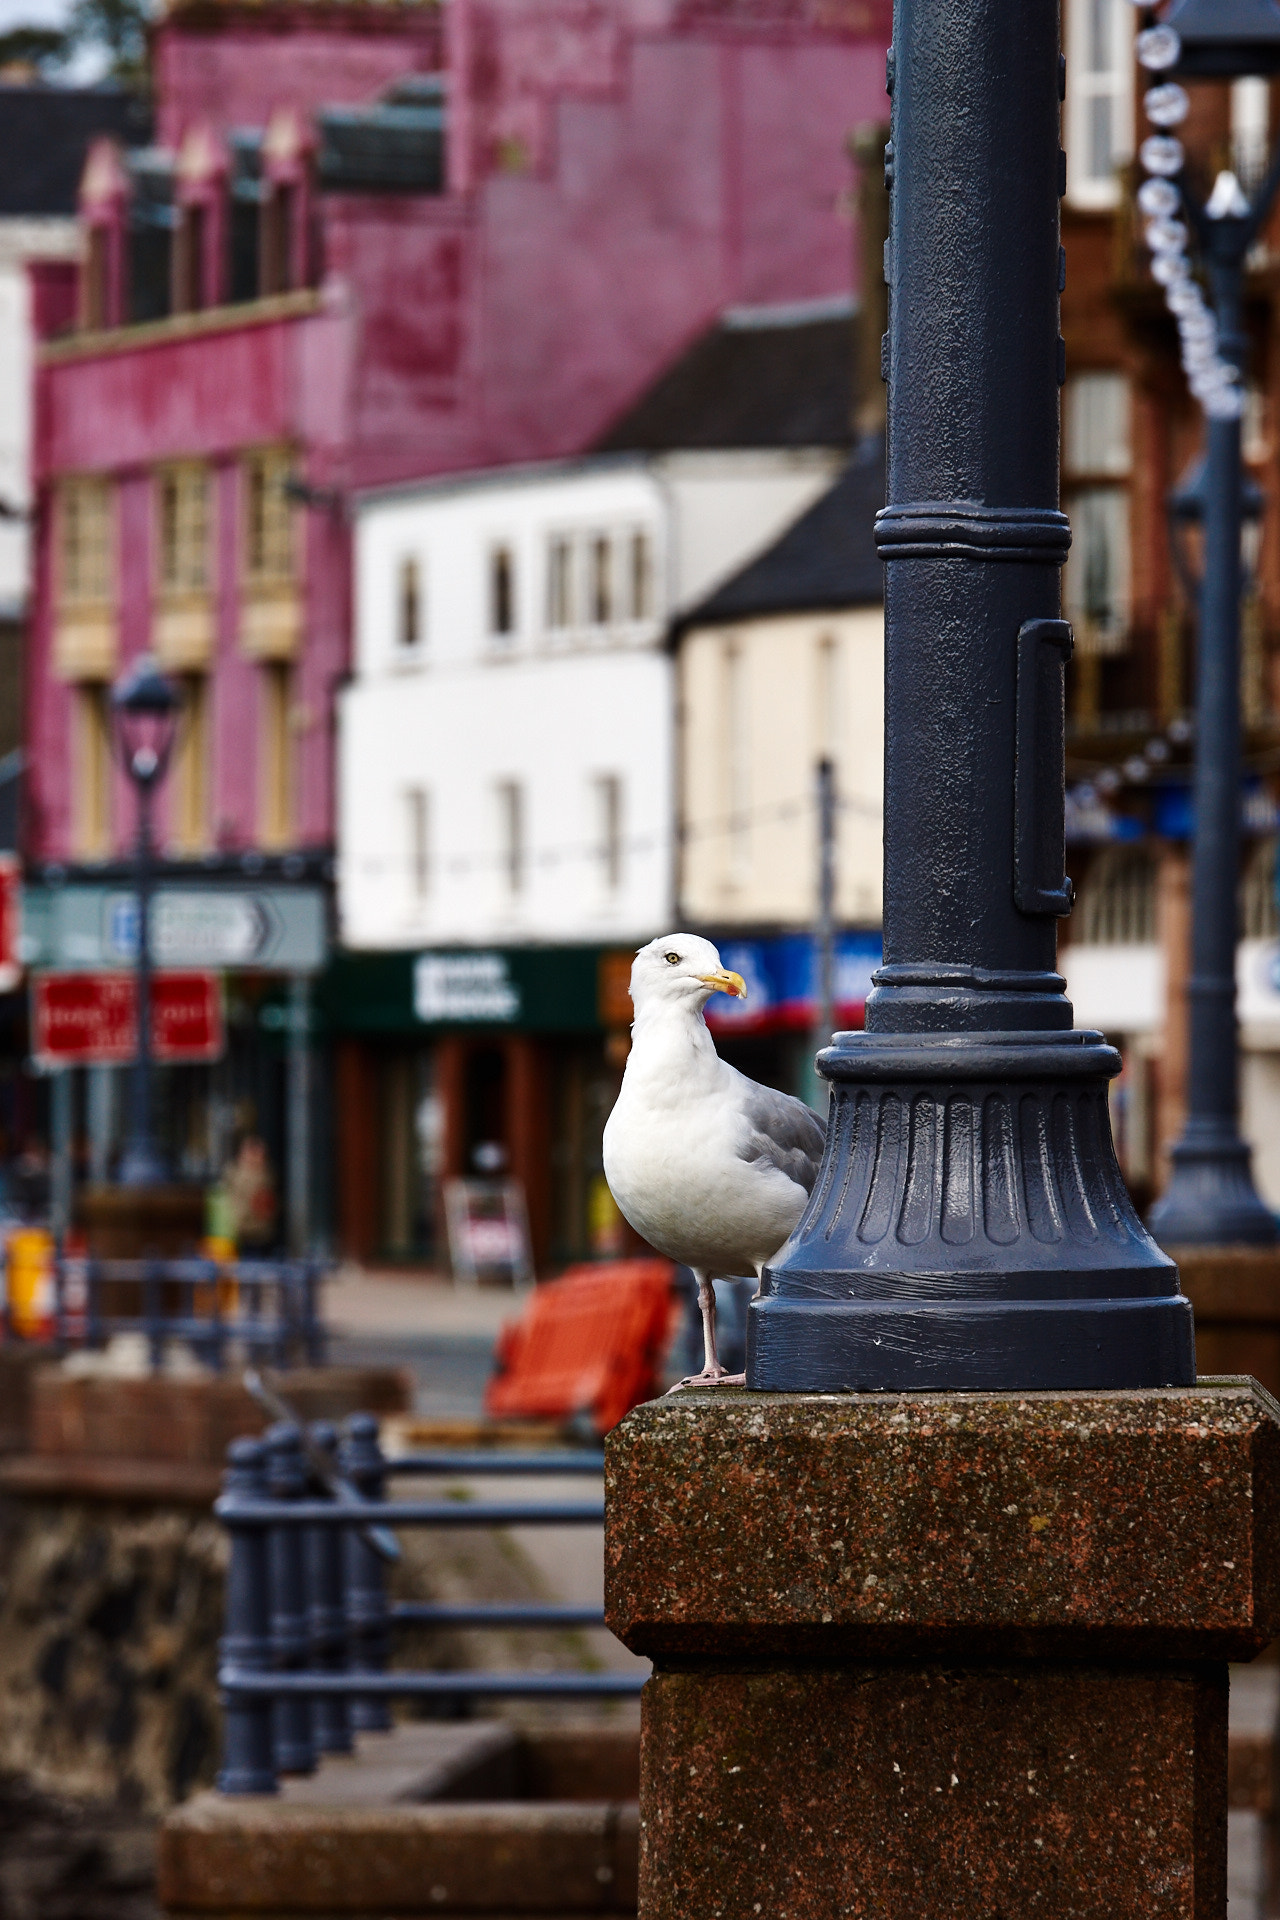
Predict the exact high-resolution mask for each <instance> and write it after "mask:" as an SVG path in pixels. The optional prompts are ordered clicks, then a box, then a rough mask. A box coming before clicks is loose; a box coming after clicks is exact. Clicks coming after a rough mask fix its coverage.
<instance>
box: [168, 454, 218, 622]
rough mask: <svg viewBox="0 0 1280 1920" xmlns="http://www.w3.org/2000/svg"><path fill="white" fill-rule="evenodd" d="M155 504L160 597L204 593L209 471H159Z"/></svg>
mask: <svg viewBox="0 0 1280 1920" xmlns="http://www.w3.org/2000/svg"><path fill="white" fill-rule="evenodd" d="M157 504H158V518H159V527H158V529H157V532H158V540H157V546H158V550H159V551H158V573H159V581H160V591H161V593H162V594H166V595H173V594H185V593H204V592H205V591H207V589H208V585H209V473H208V469H207V468H206V467H202V466H174V467H166V468H164V469H162V471H161V473H160V476H159V483H158V490H157Z"/></svg>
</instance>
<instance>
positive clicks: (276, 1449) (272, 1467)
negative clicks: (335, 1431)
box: [267, 1420, 316, 1773]
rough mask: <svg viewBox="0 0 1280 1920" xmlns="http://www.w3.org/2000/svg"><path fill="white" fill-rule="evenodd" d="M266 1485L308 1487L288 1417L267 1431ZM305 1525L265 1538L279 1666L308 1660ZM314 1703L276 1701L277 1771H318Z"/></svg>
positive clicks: (297, 1492) (276, 1490)
mask: <svg viewBox="0 0 1280 1920" xmlns="http://www.w3.org/2000/svg"><path fill="white" fill-rule="evenodd" d="M267 1487H268V1491H269V1492H270V1494H271V1497H272V1499H273V1500H300V1499H302V1497H303V1495H304V1494H305V1493H306V1491H307V1468H306V1461H305V1459H304V1456H303V1452H302V1435H301V1433H300V1431H299V1429H298V1428H297V1427H296V1426H295V1425H294V1424H293V1422H292V1421H289V1420H281V1421H278V1422H277V1423H276V1425H275V1426H273V1427H271V1428H270V1429H269V1430H268V1432H267ZM302 1532H303V1530H302V1529H301V1528H300V1527H272V1528H271V1530H270V1534H269V1537H268V1541H267V1567H268V1573H269V1577H270V1582H271V1602H270V1620H271V1651H272V1655H273V1659H274V1664H275V1666H276V1667H277V1669H279V1670H280V1671H281V1672H285V1673H288V1672H290V1671H295V1672H298V1671H302V1670H304V1669H305V1667H306V1664H307V1653H308V1635H307V1597H306V1578H305V1573H304V1568H303V1540H302ZM311 1712H312V1703H311V1701H310V1700H309V1699H307V1698H306V1697H305V1695H297V1694H293V1695H289V1694H286V1695H285V1696H284V1697H283V1698H282V1699H279V1700H276V1701H275V1702H274V1703H273V1706H272V1720H271V1725H272V1739H273V1742H274V1749H275V1763H276V1771H277V1772H278V1773H314V1771H315V1765H316V1753H315V1743H314V1741H313V1739H312V1732H311Z"/></svg>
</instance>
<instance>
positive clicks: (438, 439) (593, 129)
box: [28, 0, 888, 859]
mask: <svg viewBox="0 0 1280 1920" xmlns="http://www.w3.org/2000/svg"><path fill="white" fill-rule="evenodd" d="M436 17H437V16H436V15H435V13H434V12H433V11H430V12H429V11H427V10H425V9H424V10H423V11H422V13H421V14H415V12H414V10H413V9H411V8H409V7H402V8H396V9H394V10H393V9H391V8H387V9H386V10H385V11H381V12H379V11H375V10H372V9H364V8H361V9H359V10H357V11H354V12H350V11H344V10H343V9H340V8H335V9H333V10H332V11H330V12H326V13H324V14H323V15H321V14H320V8H319V6H318V5H317V4H312V5H309V6H307V7H305V8H303V9H298V8H295V7H292V6H289V5H285V6H283V7H280V8H273V7H269V6H268V7H263V8H260V9H255V10H253V11H252V12H245V11H241V10H238V9H236V8H234V7H230V6H228V7H225V8H220V7H219V6H217V5H216V4H213V0H205V3H204V4H202V5H201V6H200V8H199V11H198V12H197V11H196V10H195V9H194V8H191V9H187V10H186V11H178V12H175V13H172V14H171V15H170V16H169V19H168V21H167V23H166V24H165V25H164V26H163V27H162V28H161V29H160V30H159V36H158V47H157V73H158V81H159V95H160V98H159V115H160V138H161V139H162V140H163V141H165V142H167V143H169V144H174V143H175V142H176V141H177V140H178V139H179V138H180V136H181V134H182V133H183V131H185V129H186V128H187V127H189V126H191V125H192V124H194V123H195V122H196V121H197V120H203V121H206V122H208V123H209V124H210V125H211V126H212V127H213V128H214V129H215V131H225V130H227V129H228V128H230V127H234V126H259V127H261V126H262V125H264V124H265V122H266V120H267V118H268V116H269V115H270V113H271V112H272V110H273V109H274V108H276V107H278V106H281V105H293V106H295V107H298V108H300V109H305V110H306V111H308V112H309V111H311V110H313V109H314V108H315V107H316V106H317V105H319V104H321V103H323V102H332V103H335V104H336V103H344V102H345V103H350V102H352V101H359V100H365V99H369V98H372V97H374V96H376V95H377V93H378V92H379V91H380V90H381V89H382V88H383V87H385V85H386V84H387V82H388V81H389V80H391V79H393V78H395V77H396V76H397V75H399V74H402V73H405V72H407V71H411V70H421V69H423V68H425V67H429V66H431V65H432V64H433V63H434V62H436V61H438V60H439V59H440V58H442V57H444V58H446V59H447V62H448V67H449V78H450V86H449V100H450V136H449V175H450V183H451V191H450V192H449V193H448V194H446V195H445V196H443V197H441V198H438V199H423V198H418V197H402V196H395V195H378V196H373V195H370V196H361V195H327V196H323V197H322V198H321V200H320V202H319V206H320V221H321V243H322V254H323V272H324V282H323V288H322V294H321V298H320V300H319V302H318V304H317V307H316V310H315V311H313V312H311V313H309V314H306V315H304V316H295V317H293V318H290V319H283V320H276V321H273V322H272V323H270V324H266V325H261V324H244V323H242V322H239V321H235V322H233V323H232V324H230V325H228V326H226V327H223V328H220V329H219V330H217V331H216V332H211V333H204V334H198V335H195V336H191V337H187V338H184V339H174V340H169V341H161V342H154V343H152V344H146V345H138V346H136V347H131V346H128V345H125V344H123V342H124V341H125V340H126V339H127V336H121V341H122V344H121V345H120V346H117V347H114V348H113V350H108V351H103V350H102V349H101V348H98V347H94V348H92V350H90V351H87V352H85V353H83V354H78V355H73V356H71V357H66V356H65V355H63V356H55V357H54V358H52V359H49V360H47V361H46V362H45V363H44V364H43V365H42V366H41V368H40V370H39V372H38V375H37V381H38V390H37V431H36V447H35V468H36V474H35V477H36V481H37V485H38V486H39V487H40V488H41V489H42V490H43V491H42V497H44V498H46V499H47V494H48V486H49V483H50V481H51V480H52V479H53V478H55V477H56V476H57V475H58V474H60V473H67V472H74V471H77V470H79V471H95V472H96V471H110V472H113V473H114V474H116V475H117V476H118V477H119V478H120V480H121V483H122V494H121V521H120V525H121V551H120V590H121V596H122V606H123V615H122V627H121V640H122V654H123V656H124V657H126V658H127V657H128V656H129V655H130V654H132V653H133V652H134V651H135V650H137V649H138V648H140V647H142V646H144V645H145V644H146V642H147V635H148V628H149V621H150V599H151V566H152V560H151V551H150V541H151V515H152V508H151V504H150V479H149V473H148V469H149V468H150V466H151V465H152V464H153V463H154V462H156V461H159V460H162V459H166V458H173V457H175V456H180V455H194V456H202V457H206V458H209V459H211V460H214V461H216V462H218V463H220V466H219V472H220V478H219V515H218V535H217V539H218V549H217V550H218V555H219V573H218V587H217V591H218V606H219V626H218V656H217V665H216V672H215V675H214V692H213V701H214V720H213V726H214V770H213V786H214V801H213V813H214V818H213V822H212V837H213V839H214V841H215V844H216V845H218V846H220V847H223V848H226V849H227V850H231V849H240V848H244V847H247V846H250V845H251V844H252V839H253V831H254V826H253V822H254V806H255V794H256V789H257V707H256V697H257V688H256V677H255V676H256V670H255V669H254V668H253V666H252V665H251V664H250V663H248V662H246V661H244V660H243V659H242V658H241V657H240V655H239V653H238V642H237V635H236V578H237V574H238V565H239V556H238V550H237V549H238V542H239V505H238V468H237V466H236V458H237V456H238V454H239V453H240V452H241V451H242V450H243V449H244V448H246V447H249V446H252V445H254V444H255V443H261V442H263V441H268V440H273V441H274V440H288V441H291V442H292V443H294V444H295V445H296V446H297V447H298V449H299V464H300V467H301V468H302V470H303V471H304V473H305V474H306V476H307V478H308V479H309V480H310V481H311V482H312V484H314V485H317V486H324V487H331V488H338V489H342V490H345V489H349V488H358V487H363V486H369V485H376V484H380V483H384V482H387V481H393V480H399V479H410V478H413V477H415V476H426V475H429V474H434V473H441V472H448V471H453V470H458V469H463V468H471V469H475V468H480V467H486V466H494V465H500V464H502V463H505V462H508V461H519V460H536V459H544V458H552V457H555V456H558V455H562V454H565V453H571V452H575V451H579V450H581V449H582V448H584V447H586V446H588V445H590V444H591V442H592V441H593V440H594V439H595V438H597V437H598V436H599V434H600V433H601V432H602V431H603V430H604V429H605V428H606V427H607V425H608V424H609V423H610V421H611V420H612V419H614V418H615V417H616V416H617V415H618V414H619V413H621V412H622V411H623V410H624V409H625V408H626V407H627V406H628V405H629V404H630V403H631V402H632V401H633V400H634V399H635V398H636V397H637V396H638V395H639V394H640V393H641V392H642V391H643V390H644V389H645V387H646V386H647V385H648V384H649V383H650V382H651V381H652V380H653V379H654V378H655V376H656V375H657V374H658V373H659V372H660V371H661V370H662V369H663V368H664V367H665V366H666V365H668V364H669V363H670V361H671V360H672V359H673V358H675V356H676V355H677V354H679V352H680V351H681V350H682V349H683V348H684V347H685V346H686V345H687V344H688V343H689V342H690V341H691V340H692V339H694V338H696V337H697V335H698V334H699V333H700V332H701V331H702V330H703V329H704V328H706V327H707V326H708V325H710V324H711V323H712V322H713V321H714V319H715V317H716V316H717V315H718V314H719V313H720V312H721V311H722V310H723V309H724V308H725V307H726V306H731V305H735V304H760V303H769V302H774V301H794V300H803V299H809V298H819V297H822V296H826V295H831V294H838V293H844V292H848V291H849V289H850V284H851V276H852V260H853V257H854V237H853V234H852V232H851V229H850V225H849V220H848V216H847V212H846V211H845V208H846V195H847V190H848V187H849V184H850V176H849V165H848V160H847V157H846V151H845V142H846V137H847V135H848V133H849V131H850V130H851V129H852V128H853V127H854V126H856V125H857V124H858V123H859V122H861V121H865V120H868V119H873V118H876V117H877V116H881V115H883V113H884V111H885V107H886V102H885V98H884V51H885V46H886V43H887V38H888V5H887V0H719V3H718V4H712V3H711V0H706V3H705V4H701V5H699V6H697V7H692V6H686V7H685V8H683V9H678V8H675V7H673V6H672V5H670V4H669V0H613V3H612V4H609V5H603V4H600V0H591V4H586V3H585V0H450V4H449V8H448V12H447V20H448V27H447V34H448V42H447V47H445V48H444V49H443V52H442V49H441V46H440V41H439V36H438V32H437V28H436V25H435V21H436ZM318 18H321V19H323V20H324V21H326V22H328V23H329V24H328V28H327V29H326V28H325V27H323V26H321V25H318V24H317V20H318ZM306 520H307V533H306V541H307V547H306V551H307V589H306V593H307V620H308V625H307V632H306V641H305V648H304V652H303V656H302V658H301V661H300V663H299V666H298V671H297V677H296V709H297V710H296V715H295V725H296V732H295V743H296V772H297V795H296V805H295V815H296V819H297V825H298V838H299V843H300V844H304V845H316V844H324V843H326V842H327V841H329V840H330V839H331V837H332V834H333V759H334V756H333V694H334V689H335V687H336V685H337V683H338V682H339V680H340V679H341V677H342V675H343V674H344V673H345V671H346V669H347V663H348V652H349V606H350V582H349V577H348V576H349V568H350V554H349V539H348V531H347V525H346V521H345V519H344V518H343V516H342V514H341V512H337V513H335V512H334V511H332V510H331V509H329V508H327V507H317V508H313V509H310V510H309V511H308V512H307V515H306ZM39 551H40V553H41V555H42V556H43V557H42V558H41V560H40V562H39V564H38V567H37V581H36V591H35V596H34V605H33V618H32V625H31V649H32V661H31V666H32V671H31V673H30V676H29V680H28V685H29V689H30V692H29V703H30V737H31V741H32V746H33V763H34V764H33V770H32V782H33V787H32V806H31V809H30V824H31V848H30V850H31V852H32V853H33V854H35V855H36V856H37V857H42V858H46V859H50V858H64V857H66V856H67V854H68V853H69V851H70V847H69V827H70V823H69V819H68V815H67V809H66V805H65V798H64V796H63V791H62V790H63V789H65V786H66V780H65V773H64V768H65V755H66V752H67V738H68V736H67V725H68V701H67V698H66V693H65V690H64V689H63V688H61V687H60V686H59V685H58V684H57V682H56V681H55V680H54V679H53V677H52V675H51V673H50V670H49V638H50V624H51V621H50V589H49V569H48V565H47V555H45V553H44V547H43V546H41V548H40V549H39ZM121 824H122V825H123V824H124V823H123V821H122V823H121Z"/></svg>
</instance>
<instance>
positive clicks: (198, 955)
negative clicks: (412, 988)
mask: <svg viewBox="0 0 1280 1920" xmlns="http://www.w3.org/2000/svg"><path fill="white" fill-rule="evenodd" d="M150 936H151V937H150V943H149V944H150V948H151V958H152V960H153V961H154V962H155V964H156V965H157V966H161V967H179V968H181V967H188V968H189V967H219V968H230V969H235V968H241V967H243V968H250V967H252V968H255V969H265V970H267V971H270V972H273V973H315V972H318V971H319V969H320V968H321V967H323V966H324V964H325V960H326V958H327V953H328V941H327V937H326V926H325V896H324V893H323V891H322V890H321V888H319V887H224V886H214V885H210V886H207V887H166V886H162V887H158V888H157V889H156V891H155V894H154V895H153V897H152V901H151V922H150ZM23 944H24V947H25V948H26V957H27V959H28V961H29V963H30V964H35V965H41V964H42V965H45V966H50V967H56V968H59V969H73V968H81V967H84V968H88V969H92V970H97V969H101V968H110V967H125V966H129V965H131V964H132V962H133V961H134V960H135V959H136V957H137V951H138V900H137V895H136V894H135V893H133V892H132V891H129V890H126V889H123V888H113V887H91V886H83V887H82V886H69V887H42V888H29V889H28V890H27V895H26V899H25V901H24V912H23Z"/></svg>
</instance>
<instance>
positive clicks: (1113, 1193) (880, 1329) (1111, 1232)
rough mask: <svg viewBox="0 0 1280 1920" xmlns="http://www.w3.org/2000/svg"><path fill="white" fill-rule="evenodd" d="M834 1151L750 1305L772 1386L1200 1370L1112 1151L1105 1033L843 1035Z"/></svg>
mask: <svg viewBox="0 0 1280 1920" xmlns="http://www.w3.org/2000/svg"><path fill="white" fill-rule="evenodd" d="M820 1066H821V1070H822V1072H823V1073H824V1074H825V1075H826V1076H827V1077H828V1078H829V1079H830V1080H831V1081H832V1082H833V1086H832V1106H831V1122H830V1126H829V1130H828V1136H827V1152H826V1157H825V1159H824V1162H823V1166H822V1169H821V1171H820V1172H819V1175H818V1180H817V1183H816V1185H815V1187H814V1190H813V1195H812V1198H811V1200H810V1203H809V1206H808V1208H807V1209H806V1212H805V1215H804V1217H803V1218H802V1220H801V1221H800V1224H799V1226H798V1227H797V1229H796V1231H795V1234H794V1235H793V1236H792V1238H791V1240H790V1241H788V1243H787V1245H786V1246H785V1247H784V1248H783V1249H782V1251H781V1253H780V1254H779V1255H778V1257H777V1258H776V1259H775V1260H774V1261H773V1262H772V1263H771V1265H770V1266H768V1267H767V1268H766V1269H765V1274H764V1281H763V1286H762V1290H761V1294H760V1296H759V1297H758V1298H757V1299H756V1300H754V1301H753V1302H752V1304H751V1308H750V1312H749V1315H748V1336H747V1339H748V1344H747V1385H748V1386H749V1387H754V1388H757V1389H762V1390H768V1391H773V1392H784V1393H786V1392H804V1393H833V1392H846V1393H847V1392H864V1393H866V1392H872V1393H874V1392H902V1391H910V1390H917V1391H929V1390H934V1391H938V1390H945V1389H950V1390H960V1391H975V1390H981V1389H986V1390H988V1391H991V1390H997V1391H998V1390H1008V1391H1023V1392H1028V1391H1033V1390H1035V1389H1037V1388H1043V1389H1059V1390H1060V1389H1076V1390H1091V1389H1100V1388H1139V1387H1162V1386H1188V1385H1190V1384H1192V1383H1193V1382H1194V1379H1195V1350H1194V1340H1193V1332H1192V1313H1191V1304H1190V1302H1189V1301H1188V1300H1186V1299H1185V1298H1184V1297H1183V1296H1182V1294H1181V1292H1180V1290H1179V1286H1178V1270H1177V1268H1176V1266H1175V1265H1174V1263H1173V1261H1172V1260H1170V1259H1169V1257H1168V1256H1167V1254H1164V1253H1162V1252H1161V1250H1160V1249H1159V1247H1157V1246H1156V1244H1155V1242H1154V1241H1153V1240H1152V1238H1151V1236H1150V1235H1149V1234H1148V1233H1147V1232H1146V1230H1145V1228H1144V1227H1143V1225H1142V1222H1141V1221H1140V1220H1139V1218H1138V1216H1137V1214H1136V1213H1135V1212H1134V1210H1133V1205H1132V1202H1131V1201H1130V1199H1129V1194H1128V1191H1127V1189H1126V1187H1125V1185H1124V1181H1123V1179H1122V1177H1121V1174H1120V1169H1119V1167H1118V1166H1117V1164H1116V1158H1115V1152H1114V1149H1113V1147H1112V1143H1111V1129H1110V1123H1109V1118H1108V1113H1107V1081H1108V1079H1109V1078H1110V1077H1111V1076H1112V1075H1113V1074H1114V1073H1116V1072H1117V1071H1118V1068H1119V1057H1118V1055H1117V1054H1116V1053H1115V1050H1114V1049H1113V1048H1111V1047H1109V1046H1107V1045H1106V1043H1105V1042H1104V1041H1103V1039H1102V1037H1101V1035H1100V1034H1096V1033H1078V1032H1067V1031H1064V1032H1059V1033H1052V1032H1049V1033H1041V1032H1024V1033H959V1034H957V1033H949V1034H887V1033H867V1034H860V1033H847V1034H839V1035H837V1036H836V1039H835V1041H834V1043H833V1045H832V1046H831V1047H829V1048H828V1049H827V1050H826V1051H825V1052H824V1053H823V1054H822V1055H821V1056H820Z"/></svg>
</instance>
